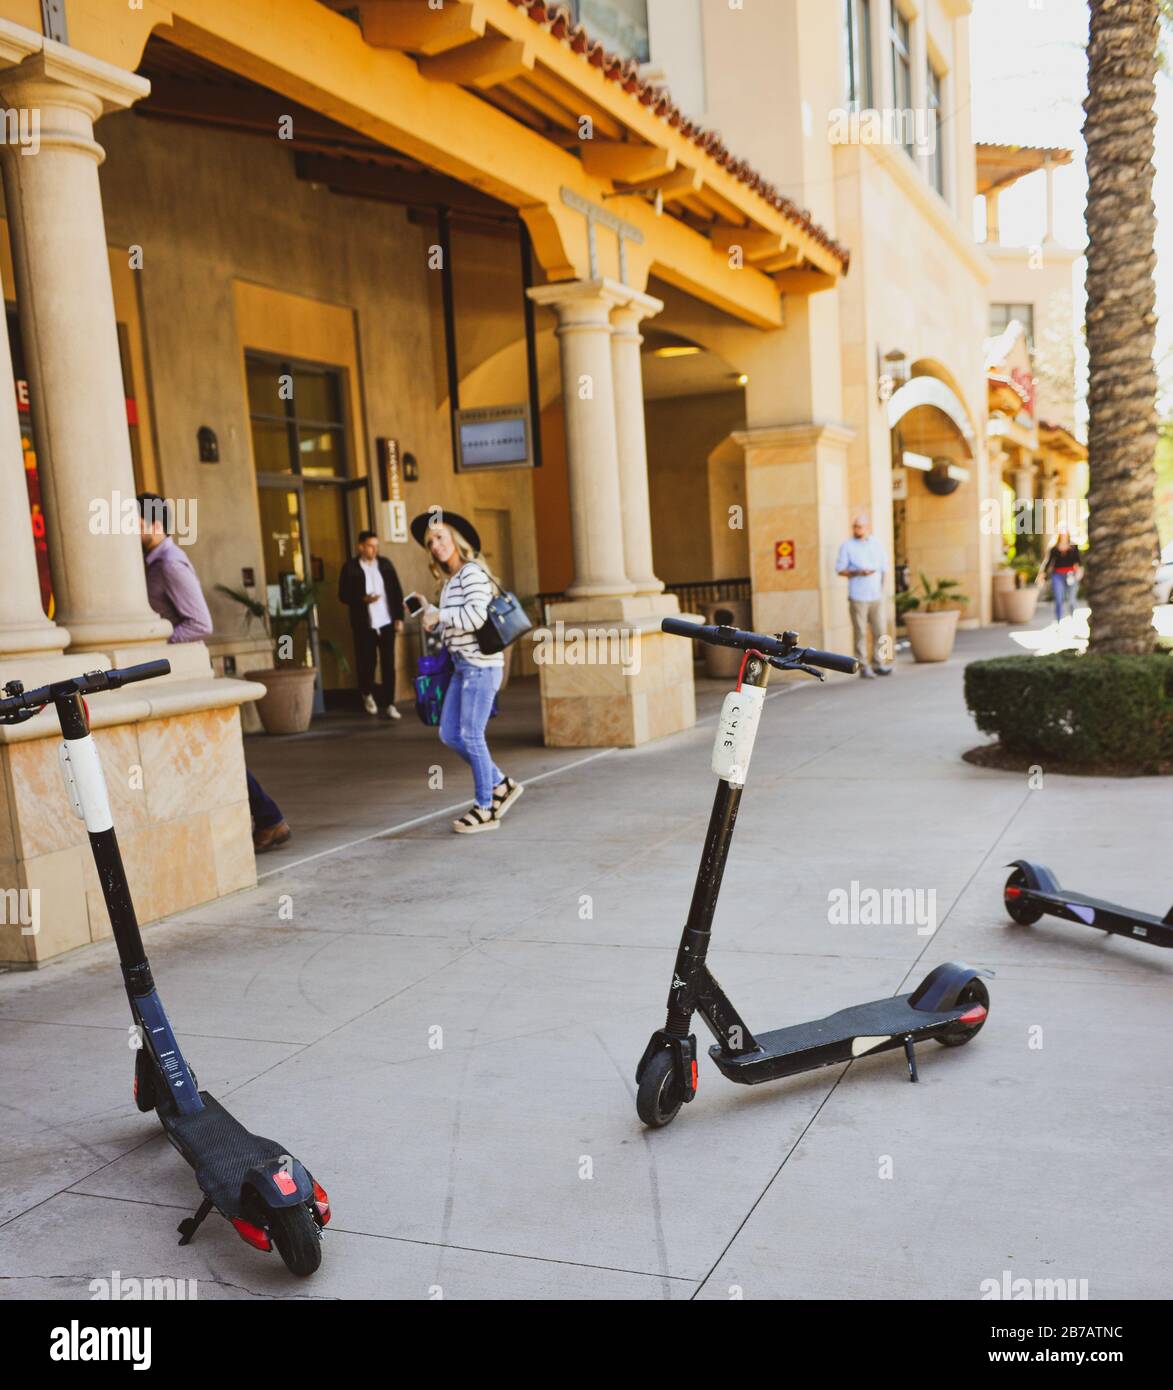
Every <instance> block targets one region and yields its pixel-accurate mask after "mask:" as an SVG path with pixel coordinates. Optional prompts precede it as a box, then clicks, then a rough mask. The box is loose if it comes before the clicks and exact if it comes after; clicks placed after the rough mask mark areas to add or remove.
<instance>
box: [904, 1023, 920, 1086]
mask: <svg viewBox="0 0 1173 1390" xmlns="http://www.w3.org/2000/svg"><path fill="white" fill-rule="evenodd" d="M904 1055H905V1057H906V1058H907V1059H908V1079H909V1081H917V1080H919V1079H920V1078H919V1077H918V1076H917V1074H916V1045H915V1043H914V1042H913V1041H912V1035H911V1034H908V1035H907V1036H906V1037H905V1039H904Z"/></svg>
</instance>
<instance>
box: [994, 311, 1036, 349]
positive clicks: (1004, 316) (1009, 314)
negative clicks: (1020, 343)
mask: <svg viewBox="0 0 1173 1390" xmlns="http://www.w3.org/2000/svg"><path fill="white" fill-rule="evenodd" d="M1011 319H1017V320H1018V322H1019V323H1020V324H1022V326H1023V328H1024V329H1025V330H1026V341H1027V345H1028V346H1029V347H1032V348H1033V347H1034V342H1035V306H1034V305H1033V304H991V305H990V337H991V338H996V337H997V336H998V335H999V334H1000V333H1004V332H1005V331H1006V326H1007V324H1009V323H1010V321H1011Z"/></svg>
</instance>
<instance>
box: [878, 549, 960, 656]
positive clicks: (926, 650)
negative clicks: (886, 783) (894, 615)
mask: <svg viewBox="0 0 1173 1390" xmlns="http://www.w3.org/2000/svg"><path fill="white" fill-rule="evenodd" d="M968 602H969V599H968V598H967V597H966V595H965V594H961V593H958V592H957V580H956V579H938V580H937V581H936V583H933V582H931V581H930V580H929V578H928V576H927V575H926V574H925V573H924V571H923V570H922V571H921V575H920V592H919V593H918V592H917V591H916V590H915V589H909V590H907V591H906V592H905V593H903V594H897V595H896V611H897V612H898V613H899V614H900V616H901V618H902V619H903V621H904V626H905V628H906V629H907V630H908V641H909V644H910V645H911V647H912V654H913V656H914V657H915V658H916V660H917V661H948V660H949V657H950V656H951V655H952V652H953V642H954V639H955V638H956V636H957V620H958V618H960V616H961V606H962V605H964V604H966V603H968ZM953 605H956V606H953Z"/></svg>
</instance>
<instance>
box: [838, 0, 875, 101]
mask: <svg viewBox="0 0 1173 1390" xmlns="http://www.w3.org/2000/svg"><path fill="white" fill-rule="evenodd" d="M844 24H845V36H844V46H845V51H846V59H847V81H846V84H845V85H846V88H847V104H848V106H849V107H850V108H851V109H852V110H853V111H868V110H870V109H871V108H872V106H873V105H874V102H873V100H872V6H871V0H844Z"/></svg>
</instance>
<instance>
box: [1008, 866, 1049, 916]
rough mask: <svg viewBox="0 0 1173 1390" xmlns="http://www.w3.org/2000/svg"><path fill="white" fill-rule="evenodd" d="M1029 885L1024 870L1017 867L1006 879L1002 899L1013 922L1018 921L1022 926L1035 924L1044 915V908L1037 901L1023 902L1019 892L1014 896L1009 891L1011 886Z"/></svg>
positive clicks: (1021, 886) (1022, 886)
mask: <svg viewBox="0 0 1173 1390" xmlns="http://www.w3.org/2000/svg"><path fill="white" fill-rule="evenodd" d="M1029 886H1030V885H1029V884H1028V883H1027V881H1026V875H1025V874H1024V873H1023V872H1022V870H1021V869H1015V870H1014V872H1013V873H1012V874H1011V875H1010V877H1009V878H1008V879H1007V880H1006V887H1005V888H1003V890H1002V901H1003V903H1005V905H1006V912H1007V915H1008V916H1009V917H1010V920H1011V921H1012V922H1017V923H1018V925H1019V926H1020V927H1032V926H1034V924H1035V923H1036V922H1037V921H1038V920H1039V918H1040V917H1041V916H1042V915H1043V909H1042V908H1041V907H1039V906H1038V904H1037V903H1031V902H1023V900H1022V899H1021V898H1020V897H1019V896H1018V895H1017V894H1014V895H1013V896H1012V895H1011V894H1010V892H1009V891H1008V890H1009V889H1011V888H1028V887H1029Z"/></svg>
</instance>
